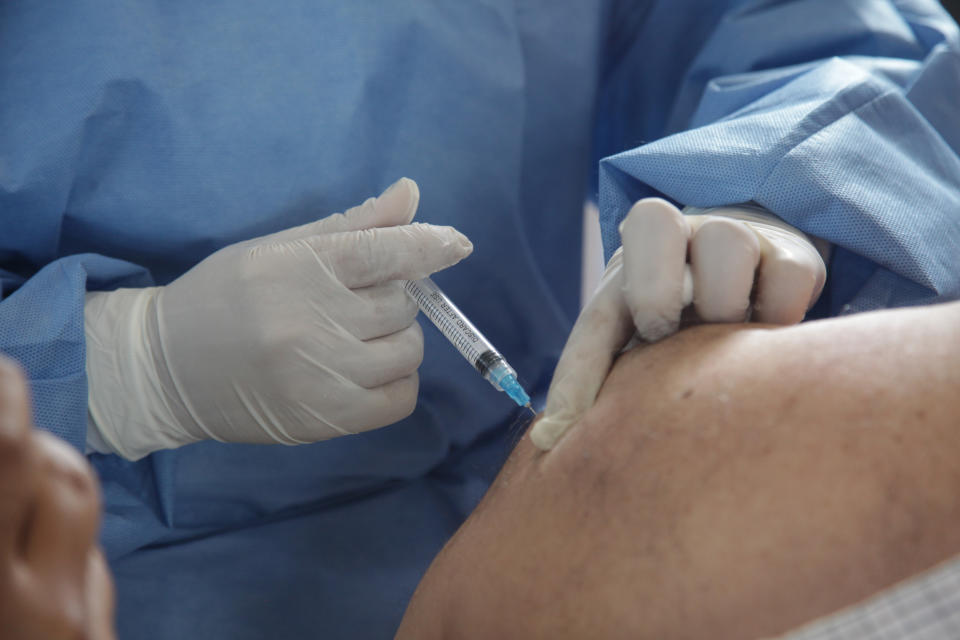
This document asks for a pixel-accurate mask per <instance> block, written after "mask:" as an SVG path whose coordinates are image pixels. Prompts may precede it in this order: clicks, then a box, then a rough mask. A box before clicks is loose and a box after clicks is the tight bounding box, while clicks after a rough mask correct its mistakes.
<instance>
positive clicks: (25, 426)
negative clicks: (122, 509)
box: [0, 357, 115, 640]
mask: <svg viewBox="0 0 960 640" xmlns="http://www.w3.org/2000/svg"><path fill="white" fill-rule="evenodd" d="M29 406H30V403H29V398H28V396H27V388H26V384H25V382H24V379H23V376H22V374H21V373H20V371H19V369H18V368H17V367H16V366H15V365H14V364H13V363H11V362H10V361H8V360H6V359H3V358H2V357H0V639H2V640H21V639H23V640H27V639H29V640H40V639H42V640H59V639H61V638H62V639H65V640H66V639H70V640H77V639H81V638H82V639H84V640H114V638H115V635H114V631H113V609H114V596H113V584H112V581H111V578H110V574H109V571H108V569H107V565H106V562H105V561H104V558H103V555H102V554H101V552H100V550H99V548H98V547H97V545H96V536H97V529H98V527H99V523H100V493H99V488H98V485H97V482H96V480H95V479H94V475H93V472H92V470H91V469H90V466H89V465H88V464H87V462H86V460H85V459H84V458H83V456H81V455H80V454H79V453H77V452H76V451H74V450H73V449H72V448H71V447H70V446H69V445H68V444H66V443H65V442H63V441H62V440H59V439H58V438H55V437H54V436H52V435H50V434H48V433H45V432H42V431H39V430H36V429H34V428H33V427H32V421H31V418H30V411H29Z"/></svg>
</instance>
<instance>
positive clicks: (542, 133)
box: [0, 0, 960, 640]
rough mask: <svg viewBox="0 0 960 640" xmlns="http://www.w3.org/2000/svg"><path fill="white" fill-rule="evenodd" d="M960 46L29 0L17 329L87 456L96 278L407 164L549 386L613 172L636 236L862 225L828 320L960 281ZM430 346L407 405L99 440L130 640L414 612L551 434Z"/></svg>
mask: <svg viewBox="0 0 960 640" xmlns="http://www.w3.org/2000/svg"><path fill="white" fill-rule="evenodd" d="M958 50H960V44H958V32H957V28H956V25H955V24H954V23H953V22H952V21H951V20H950V19H949V18H948V16H947V15H946V14H945V13H944V12H943V10H942V8H941V7H940V6H939V4H938V3H937V2H936V1H935V0H899V1H893V0H801V1H798V2H769V1H767V0H763V1H760V0H751V1H733V0H729V1H719V0H672V1H671V2H641V1H638V2H623V1H617V0H592V1H584V0H575V1H574V0H569V1H566V0H564V1H561V2H557V1H556V0H473V1H470V2H456V3H449V2H439V1H424V0H397V1H394V2H371V3H343V2H333V1H320V2H316V1H307V0H290V1H288V2H275V1H267V0H251V1H249V2H243V3H230V2H225V1H223V0H211V1H208V2H188V1H186V0H179V1H171V2H165V3H148V2H137V1H133V0H126V1H125V0H116V1H112V2H102V1H100V0H76V1H75V2H71V3H44V2H6V3H2V4H0V222H2V227H0V228H2V230H3V233H0V286H2V295H3V299H2V301H0V350H2V351H3V352H5V353H8V354H10V355H12V356H13V357H15V358H17V359H18V360H19V361H20V362H21V363H22V364H23V366H24V368H25V370H26V372H27V374H28V376H29V378H30V380H31V387H32V392H33V401H34V407H35V411H36V415H37V422H38V424H39V425H40V426H42V427H44V428H47V429H49V430H51V431H53V432H54V433H56V434H58V435H60V436H61V437H63V438H65V439H66V440H68V441H70V442H71V443H73V444H74V445H75V446H77V447H81V448H82V447H83V445H84V442H85V437H86V436H85V433H86V420H87V415H86V397H87V387H86V376H85V371H84V334H83V300H84V293H85V292H86V291H87V290H98V289H102V290H105V289H112V288H116V287H139V286H147V285H150V284H164V283H167V282H169V281H170V280H172V279H174V278H176V277H177V276H178V275H180V274H182V273H183V272H184V271H186V270H187V269H189V268H190V267H191V266H193V265H194V264H196V263H197V262H199V261H200V260H202V259H203V258H204V257H205V256H207V255H209V254H210V253H212V252H213V251H215V250H216V249H218V248H220V247H222V246H225V245H227V244H230V243H233V242H237V241H239V240H244V239H248V238H251V237H255V236H258V235H262V234H265V233H268V232H272V231H276V230H279V229H282V228H285V227H289V226H292V225H296V224H302V223H305V222H308V221H310V220H313V219H316V218H319V217H323V216H325V215H327V214H329V213H332V212H335V211H342V210H344V209H345V208H347V207H349V206H351V205H354V204H357V203H359V202H361V201H362V200H364V199H365V198H366V197H368V196H370V195H374V194H375V193H377V192H379V191H380V190H382V189H383V188H384V187H386V186H387V185H388V184H390V183H391V182H393V181H394V180H395V179H396V178H398V177H400V176H403V175H406V176H409V177H411V178H413V179H415V180H417V181H418V183H419V184H420V189H421V194H422V198H421V206H420V211H419V213H418V219H419V220H420V221H424V222H431V223H436V224H452V225H454V226H456V227H457V228H459V229H460V230H461V231H463V232H464V233H465V234H466V235H467V236H468V237H470V238H471V240H472V241H473V243H474V245H475V252H474V254H473V255H472V256H471V257H470V258H469V259H467V260H466V261H464V262H463V263H461V264H460V265H458V266H457V267H456V268H454V269H451V270H449V271H446V272H442V273H440V274H437V276H436V280H437V282H438V284H440V286H441V287H443V288H444V289H445V290H446V291H447V293H448V294H449V295H450V296H451V297H452V298H453V299H454V301H455V302H456V303H457V304H458V306H460V307H461V308H462V309H463V310H464V312H465V313H466V314H467V315H468V316H469V317H471V318H472V319H473V321H474V322H475V323H476V325H477V326H478V327H479V328H480V329H481V330H482V331H483V332H484V333H486V334H487V336H488V337H489V338H490V339H491V340H492V342H493V343H494V344H495V345H497V346H498V348H499V349H500V350H501V351H502V352H503V353H504V355H505V356H506V357H507V358H508V360H510V362H511V364H513V366H514V367H515V368H516V369H517V371H518V373H519V376H520V380H521V382H522V383H523V384H524V385H525V386H526V387H527V388H528V389H529V390H531V391H532V393H533V395H534V397H535V400H534V402H535V404H538V405H539V404H542V400H543V396H544V394H545V391H546V387H547V385H548V383H549V379H550V375H551V373H552V371H553V367H554V365H555V363H556V360H557V358H558V356H559V353H560V351H561V349H562V347H563V344H564V341H565V338H566V335H567V332H568V331H569V328H570V326H571V324H572V321H573V319H574V318H575V316H576V309H577V302H578V300H577V295H578V286H579V283H578V278H579V269H580V239H579V235H580V229H581V208H582V203H583V200H584V198H585V196H587V195H588V193H589V191H590V184H591V176H592V177H593V179H594V180H596V181H597V183H598V185H599V200H600V206H601V214H602V225H603V229H604V234H605V242H606V245H607V249H608V251H609V250H612V248H614V247H615V245H616V244H617V237H616V224H617V222H618V221H619V219H621V218H622V216H623V215H625V213H626V211H627V210H628V209H629V206H630V205H631V204H632V202H633V201H634V200H635V199H637V198H640V197H644V196H649V195H661V196H663V197H667V198H670V199H672V200H674V201H675V202H677V203H681V204H692V205H699V206H711V205H721V204H729V203H734V202H743V201H748V200H754V201H756V202H758V203H760V204H762V205H764V206H766V207H767V208H769V209H771V210H772V211H774V212H775V213H777V214H778V215H780V216H782V217H783V218H784V219H786V220H787V221H789V222H790V223H792V224H794V225H796V226H798V227H800V228H802V229H804V230H806V231H809V232H810V233H813V234H815V235H818V236H821V237H824V238H827V239H828V240H830V241H831V242H833V243H834V245H835V252H834V255H833V258H832V260H831V264H830V267H829V270H830V278H829V283H828V289H827V291H826V293H825V295H824V296H823V298H822V300H821V304H820V305H819V307H818V311H817V313H818V314H820V315H832V314H838V313H843V312H846V311H850V310H861V309H869V308H878V307H884V306H893V305H899V304H912V303H918V302H934V301H940V300H947V299H952V298H957V297H960V269H958V268H957V262H958V256H960V159H958V151H960V117H958V113H957V110H958V107H957V105H958V104H960V57H958V55H960V54H958ZM601 158H604V159H603V160H602V162H600V163H599V167H600V168H599V173H594V171H595V169H591V167H596V166H597V161H598V160H600V159H601ZM224 295H229V292H224ZM425 340H426V345H425V353H426V355H425V359H424V363H423V366H422V367H421V370H420V376H421V395H420V401H419V404H418V406H417V409H416V411H415V412H414V414H413V415H412V416H411V417H410V418H408V419H406V420H404V421H402V422H400V423H398V424H396V425H393V426H391V427H388V428H386V429H381V430H378V431H376V432H372V433H368V434H364V435H360V436H352V437H346V438H340V439H337V440H335V441H330V442H326V443H320V444H317V445H309V446H301V447H296V448H287V447H279V446H275V447H268V446H252V445H223V444H217V443H202V444H197V445H191V446H188V447H184V448H182V449H179V450H175V451H166V452H160V453H156V454H154V455H151V456H149V457H148V458H146V459H144V460H141V461H139V462H136V463H131V462H127V461H124V460H121V459H119V458H117V457H115V456H103V455H92V456H91V461H92V462H93V464H94V465H95V467H96V469H97V471H98V473H99V475H100V479H101V481H102V483H103V487H104V501H105V517H104V524H103V532H102V541H103V544H104V546H105V548H106V551H107V553H108V557H109V559H110V563H111V566H112V568H113V570H114V572H115V574H116V579H117V590H118V598H119V603H118V605H119V606H118V609H119V611H118V625H119V631H120V637H121V638H138V639H147V640H152V639H162V638H182V637H205V638H208V639H209V640H216V639H219V638H223V639H228V638H229V639H231V640H237V639H244V638H263V637H328V638H384V637H390V635H391V634H392V633H393V630H394V629H395V628H396V625H397V624H398V622H399V620H400V617H401V616H402V613H403V610H404V607H405V605H406V602H407V601H408V599H409V597H410V595H411V594H412V592H413V589H414V588H415V586H416V584H417V582H418V580H419V578H420V576H421V575H422V574H423V572H424V571H425V570H426V567H427V565H428V564H429V561H430V559H431V558H432V557H433V555H434V554H435V553H436V552H437V551H438V550H439V548H440V547H441V546H442V545H443V543H444V542H445V540H446V539H447V538H448V537H449V536H450V535H451V534H452V533H453V531H454V530H455V529H456V527H457V526H458V524H459V523H460V522H461V521H462V520H463V519H464V518H465V517H466V515H467V514H469V512H470V511H471V510H472V509H473V507H474V506H475V504H476V503H477V501H478V500H479V499H480V497H481V496H482V494H483V493H484V491H485V490H486V487H487V486H488V484H489V482H490V480H491V479H492V477H493V475H494V474H495V473H496V471H497V470H498V468H499V466H500V464H501V462H502V460H503V459H504V458H505V456H506V455H507V454H508V452H509V450H510V448H511V444H512V442H513V441H514V439H515V438H516V437H518V435H519V433H520V432H521V431H522V429H523V428H524V426H525V419H524V417H523V416H522V414H521V412H519V411H518V410H516V409H515V408H514V407H513V406H512V404H511V403H510V402H509V401H508V400H507V399H506V398H505V397H504V396H503V395H502V394H497V393H496V392H495V391H494V390H493V389H492V388H491V387H490V386H489V385H488V384H487V383H486V382H484V381H483V380H481V379H479V377H478V376H477V375H476V373H475V372H473V371H472V370H471V369H470V368H469V366H468V365H466V364H465V363H464V362H463V361H462V359H461V358H460V356H459V354H457V353H456V352H455V351H454V350H453V349H452V348H450V346H449V345H448V344H447V343H446V342H445V341H444V339H443V338H442V337H441V336H440V335H439V334H438V333H437V332H435V331H433V330H432V329H431V328H429V327H428V328H426V329H425Z"/></svg>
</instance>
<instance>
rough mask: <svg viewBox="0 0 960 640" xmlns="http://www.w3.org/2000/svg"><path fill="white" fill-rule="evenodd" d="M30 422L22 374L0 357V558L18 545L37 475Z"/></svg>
mask: <svg viewBox="0 0 960 640" xmlns="http://www.w3.org/2000/svg"><path fill="white" fill-rule="evenodd" d="M30 422H31V420H30V407H29V400H28V397H27V385H26V382H25V381H24V378H23V374H22V373H21V372H20V369H19V367H17V365H16V364H14V363H13V362H11V361H10V360H7V359H6V358H0V558H3V557H9V556H10V554H14V553H17V552H18V551H19V549H20V546H21V543H22V542H23V540H24V525H25V520H26V518H27V509H28V505H29V503H30V499H31V495H32V492H33V489H34V485H35V484H36V481H37V479H38V473H37V463H36V455H35V451H34V448H33V446H32V442H31V440H32V435H31V430H30Z"/></svg>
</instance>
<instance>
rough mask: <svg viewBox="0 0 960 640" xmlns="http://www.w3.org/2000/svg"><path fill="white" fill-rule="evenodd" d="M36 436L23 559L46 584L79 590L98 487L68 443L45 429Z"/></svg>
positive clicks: (92, 531) (95, 518) (91, 535)
mask: <svg viewBox="0 0 960 640" xmlns="http://www.w3.org/2000/svg"><path fill="white" fill-rule="evenodd" d="M34 438H35V443H36V445H37V447H38V451H39V460H40V469H41V480H40V482H39V484H38V485H37V490H36V494H35V499H34V502H33V506H32V510H31V517H30V529H29V532H28V535H27V541H26V560H27V562H28V563H29V564H30V566H31V567H33V570H34V573H35V574H36V575H38V576H40V577H41V578H42V579H43V580H44V581H45V582H47V584H50V585H60V586H61V587H63V588H67V589H82V588H83V581H84V576H85V574H86V563H87V552H88V551H89V549H90V548H91V547H92V546H93V544H94V538H95V536H96V533H97V526H98V523H99V513H100V492H99V488H98V486H97V483H96V481H94V479H93V473H92V472H91V470H90V467H89V465H88V464H87V463H86V461H85V460H84V459H83V457H82V456H80V454H78V453H77V452H76V451H74V450H73V449H72V448H71V447H70V445H68V444H67V443H66V442H64V441H63V440H60V439H59V438H57V437H55V436H52V435H50V434H49V433H46V432H43V431H39V432H37V433H35V434H34ZM78 593H79V591H78Z"/></svg>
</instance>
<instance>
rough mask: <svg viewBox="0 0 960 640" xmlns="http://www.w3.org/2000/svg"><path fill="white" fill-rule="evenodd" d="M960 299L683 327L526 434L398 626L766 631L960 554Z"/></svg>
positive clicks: (576, 631)
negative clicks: (584, 409)
mask: <svg viewBox="0 0 960 640" xmlns="http://www.w3.org/2000/svg"><path fill="white" fill-rule="evenodd" d="M957 354H960V303H952V304H948V305H940V306H937V307H928V308H919V309H909V310H898V311H885V312H879V313H871V314H861V315H857V316H851V317H848V318H843V319H835V320H828V321H819V322H811V323H807V324H805V325H800V326H796V327H790V328H777V329H771V328H763V327H757V326H756V325H750V326H747V325H724V326H720V325H713V326H703V327H697V328H693V329H688V330H685V331H683V332H680V333H679V334H677V335H676V336H674V337H672V338H669V339H667V340H664V341H662V342H659V343H657V344H655V345H652V346H647V347H643V348H638V349H634V350H633V351H631V352H629V353H627V354H625V355H624V356H622V357H621V358H620V359H619V360H618V362H617V363H616V365H615V367H614V368H613V370H612V372H611V374H610V375H609V377H608V378H607V381H606V383H605V385H604V388H603V389H602V391H601V394H600V396H599V397H598V400H597V403H596V405H595V406H594V407H593V408H592V409H591V410H590V411H589V412H588V413H587V414H586V415H585V416H584V417H583V419H582V420H581V421H580V423H579V424H577V425H576V426H575V427H574V428H573V429H572V430H571V431H570V432H569V433H568V434H567V435H566V436H565V437H564V438H563V439H562V440H561V441H560V442H559V443H558V445H557V447H556V448H555V449H554V450H553V451H551V452H549V453H545V454H544V453H541V452H539V451H537V450H535V449H534V447H533V446H532V445H531V444H530V442H529V439H527V438H525V439H524V440H523V441H522V442H521V443H520V444H519V445H518V446H517V448H516V449H515V451H514V453H513V455H512V456H511V459H510V460H509V461H508V462H507V464H506V466H505V467H504V469H503V470H502V472H501V474H500V476H499V477H498V479H497V480H496V482H495V483H494V485H493V487H492V488H491V490H490V491H489V492H488V494H487V496H486V497H485V498H484V500H483V502H482V503H481V505H480V506H479V507H478V508H477V510H476V511H475V512H474V514H473V515H472V516H471V517H470V518H469V519H468V521H467V522H466V523H465V524H464V526H463V527H461V529H460V531H459V532H458V533H457V534H456V535H455V536H454V538H453V539H452V540H451V541H450V542H449V543H448V544H447V546H446V547H445V548H444V550H443V551H442V552H441V553H440V555H438V557H437V558H436V560H435V561H434V563H433V565H432V566H431V568H430V570H429V571H428V573H427V575H426V576H425V577H424V579H423V580H422V582H421V584H420V586H419V587H418V590H417V593H416V594H415V596H414V598H413V600H412V601H411V603H410V606H409V608H408V610H407V614H406V617H405V619H404V621H403V623H402V625H401V627H400V630H399V632H398V635H397V637H398V638H401V639H404V638H421V639H430V638H490V637H501V638H511V637H517V638H538V637H550V638H578V637H579V638H582V637H603V638H621V637H622V638H659V639H672V638H711V639H713V640H725V639H733V638H760V637H770V636H774V635H777V634H781V633H784V632H786V631H788V630H789V629H792V628H795V627H797V626H799V625H801V624H802V623H804V622H806V621H809V620H812V619H814V618H817V617H820V616H822V615H825V614H828V613H830V612H833V611H836V610H838V609H840V608H842V607H844V606H847V605H851V604H854V603H856V602H858V601H860V600H862V599H864V598H866V597H868V596H870V595H872V594H874V593H876V592H877V591H879V590H881V589H882V588H884V587H887V586H889V585H892V584H894V583H896V582H898V581H900V580H903V579H905V578H908V577H909V576H911V575H914V574H916V573H918V572H920V571H923V570H925V569H927V568H929V567H931V566H934V565H935V564H936V563H938V562H940V561H943V560H945V559H948V558H950V557H952V556H954V555H956V554H957V553H960V492H958V489H960V462H958V461H960V429H958V418H957V416H958V415H960V399H958V396H957V394H956V389H958V388H960V364H958V363H960V358H958V355H957Z"/></svg>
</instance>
